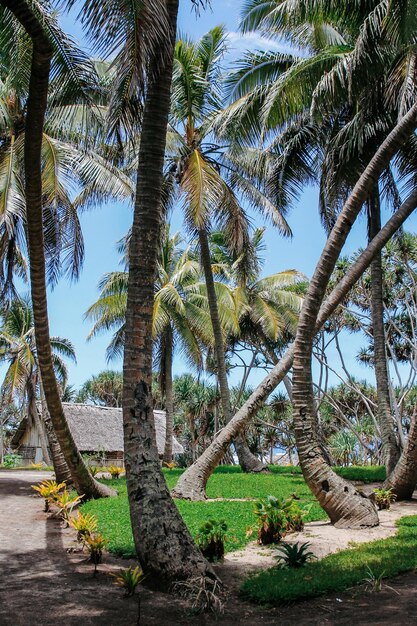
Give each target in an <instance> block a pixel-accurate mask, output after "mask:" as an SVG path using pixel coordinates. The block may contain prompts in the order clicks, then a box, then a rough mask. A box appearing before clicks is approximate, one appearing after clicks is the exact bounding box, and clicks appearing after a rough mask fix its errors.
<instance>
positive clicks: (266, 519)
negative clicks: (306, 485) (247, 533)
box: [254, 495, 310, 545]
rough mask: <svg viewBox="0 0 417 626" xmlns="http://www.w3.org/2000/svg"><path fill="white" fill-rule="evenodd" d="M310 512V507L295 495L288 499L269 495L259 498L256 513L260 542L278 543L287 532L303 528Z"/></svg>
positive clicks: (266, 543) (264, 543)
mask: <svg viewBox="0 0 417 626" xmlns="http://www.w3.org/2000/svg"><path fill="white" fill-rule="evenodd" d="M309 512H310V507H306V506H303V505H301V504H300V503H299V502H298V501H297V496H295V495H293V496H292V497H290V498H287V499H284V498H276V497H275V496H268V497H267V498H266V500H257V501H256V502H255V509H254V513H255V515H256V517H257V518H258V541H259V543H261V544H263V545H268V544H271V543H278V542H279V541H281V538H282V537H283V535H285V534H286V533H288V532H293V531H300V530H302V529H303V527H304V518H305V517H306V516H307V515H308V513H309Z"/></svg>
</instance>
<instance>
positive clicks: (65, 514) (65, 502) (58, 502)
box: [53, 489, 83, 526]
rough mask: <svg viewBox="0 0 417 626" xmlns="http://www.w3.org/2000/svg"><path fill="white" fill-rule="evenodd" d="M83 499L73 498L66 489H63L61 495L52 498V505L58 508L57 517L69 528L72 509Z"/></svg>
mask: <svg viewBox="0 0 417 626" xmlns="http://www.w3.org/2000/svg"><path fill="white" fill-rule="evenodd" d="M82 499H83V496H77V495H76V496H73V495H71V494H70V492H69V491H68V490H67V489H64V491H63V492H62V493H57V494H55V495H54V497H53V503H54V504H55V506H56V507H57V508H58V511H59V516H60V517H61V519H63V520H64V521H65V522H66V525H67V526H69V516H70V515H71V513H72V510H73V508H74V507H75V506H76V505H77V504H79V503H80V502H81V501H82Z"/></svg>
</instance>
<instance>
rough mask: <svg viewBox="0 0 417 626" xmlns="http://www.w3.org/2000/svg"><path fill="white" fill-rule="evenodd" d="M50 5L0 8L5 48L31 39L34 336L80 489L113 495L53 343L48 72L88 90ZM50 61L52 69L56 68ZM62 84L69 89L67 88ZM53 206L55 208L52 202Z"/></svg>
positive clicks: (60, 83)
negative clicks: (64, 386)
mask: <svg viewBox="0 0 417 626" xmlns="http://www.w3.org/2000/svg"><path fill="white" fill-rule="evenodd" d="M49 8H50V7H49V6H45V5H42V4H40V3H36V4H32V3H30V4H29V3H27V2H25V0H19V1H18V2H10V1H9V0H7V1H6V2H3V3H2V6H1V8H0V11H1V19H2V24H3V26H4V28H2V31H1V43H2V45H1V48H2V52H3V53H4V54H7V53H8V54H10V55H12V56H13V55H14V56H15V53H16V49H21V48H20V47H19V46H18V47H16V37H15V36H16V33H17V34H18V35H20V37H23V36H26V35H25V32H26V34H27V37H28V39H30V45H29V47H28V50H29V51H30V54H28V55H27V56H26V61H27V63H29V64H30V70H29V72H27V73H26V79H27V78H28V77H30V78H29V80H28V82H27V83H26V88H27V89H28V91H27V99H26V106H25V111H26V122H25V136H24V142H23V143H24V151H23V152H24V157H23V162H24V176H25V178H24V180H25V184H24V197H25V201H26V202H25V205H26V226H27V228H26V231H27V243H28V256H29V267H30V285H31V295H32V305H33V313H34V328H35V341H36V348H37V353H38V356H39V363H40V370H41V376H42V384H43V391H44V395H45V399H46V404H47V406H48V411H49V414H50V416H51V420H52V423H53V426H54V430H55V434H56V437H57V439H58V442H59V445H60V446H61V449H62V452H63V454H64V456H65V460H66V462H67V464H68V467H69V469H70V470H71V473H72V477H73V479H74V483H75V486H76V488H77V489H78V490H79V491H80V492H81V490H82V489H83V492H84V493H85V494H86V495H88V496H96V497H100V496H103V495H110V493H112V492H111V491H110V490H109V489H108V488H106V487H104V486H103V485H99V484H98V483H97V482H95V481H94V479H93V478H92V476H91V474H90V473H89V472H88V470H87V468H86V467H85V465H84V463H83V461H82V458H81V456H80V454H79V452H78V451H77V448H76V445H75V443H74V440H73V438H72V435H71V432H70V430H69V428H68V424H67V422H66V418H65V414H64V410H63V407H62V403H61V398H60V393H59V388H58V384H57V381H56V378H55V374H54V368H53V361H52V355H51V349H50V332H49V323H48V308H47V291H46V287H47V274H46V259H47V249H46V246H45V236H44V228H43V226H44V199H45V193H44V192H47V187H46V186H44V189H43V188H42V186H43V185H42V163H43V158H42V145H43V138H44V126H45V124H44V122H45V111H46V108H47V104H48V88H49V77H50V76H51V75H52V76H54V77H55V78H56V79H57V80H56V83H55V84H56V86H57V87H58V92H59V91H60V92H61V93H64V92H65V91H66V92H67V95H68V96H69V95H70V94H71V93H72V94H74V93H77V96H78V97H81V100H84V98H83V97H82V96H83V95H84V94H83V92H82V89H79V87H80V84H79V83H78V81H77V80H75V84H74V83H72V84H71V80H73V79H76V78H77V77H78V76H79V73H78V72H77V71H72V70H73V69H74V70H75V68H72V67H70V68H68V65H67V62H68V61H69V60H70V59H71V55H70V54H65V52H66V50H65V48H66V47H67V46H66V44H65V45H64V46H63V48H64V50H63V48H62V47H60V41H64V39H62V37H61V36H60V35H61V33H60V32H59V29H58V28H57V22H56V16H54V15H52V14H51V13H50V12H49V11H48V9H49ZM27 41H28V40H27ZM63 52H64V53H63ZM26 67H28V65H26ZM51 67H52V68H53V70H54V71H53V73H52V74H51ZM19 69H21V68H19ZM63 69H64V70H65V71H64V72H63V71H62V70H63ZM67 70H68V72H67ZM18 73H19V75H20V76H24V75H25V73H22V72H20V71H19V72H18ZM65 76H67V77H68V76H70V77H71V78H70V82H69V83H66V81H65ZM64 87H67V88H68V89H64ZM61 103H62V101H61ZM53 178H54V177H53ZM46 195H47V194H46ZM50 208H53V205H52V207H50Z"/></svg>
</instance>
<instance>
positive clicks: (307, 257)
mask: <svg viewBox="0 0 417 626" xmlns="http://www.w3.org/2000/svg"><path fill="white" fill-rule="evenodd" d="M240 6H241V2H240V1H238V0H225V1H223V2H219V1H217V0H214V1H213V2H212V7H211V10H210V9H207V10H206V11H201V13H200V16H196V14H195V12H194V11H193V10H192V9H191V2H189V1H186V2H183V3H182V4H181V8H180V19H179V31H180V32H181V33H185V34H187V35H188V36H190V37H191V38H193V39H196V38H198V37H200V36H201V35H203V34H204V33H205V32H207V31H208V30H209V29H210V28H212V27H213V26H216V25H218V24H220V23H222V24H224V25H225V26H226V29H227V30H228V32H229V42H230V48H231V50H230V54H229V58H228V60H229V62H232V63H233V60H234V59H236V58H238V56H239V55H240V54H241V53H242V52H243V51H244V50H247V49H248V48H251V49H253V48H267V47H268V46H270V45H271V43H270V42H268V41H267V40H265V39H263V38H262V37H259V36H258V35H256V34H248V35H245V36H244V37H241V36H240V35H239V33H238V18H239V11H240ZM75 16H76V12H75V11H73V12H72V13H71V15H70V16H63V17H62V19H61V22H62V25H63V27H64V28H65V29H66V30H67V31H68V32H69V33H71V34H72V35H73V36H74V37H75V38H76V39H77V40H78V41H80V42H81V44H82V45H85V42H84V40H83V37H82V31H81V28H80V25H79V23H77V22H76V21H75ZM273 45H274V48H275V49H277V48H278V45H277V44H276V43H274V44H273ZM279 49H281V50H285V51H288V49H289V48H288V46H287V44H286V43H285V42H282V43H281V44H280V45H279ZM317 206H318V201H317V190H315V189H308V190H306V191H305V193H304V194H303V196H302V198H301V199H300V201H299V202H298V204H297V205H296V206H295V207H294V209H293V211H292V212H291V213H290V215H289V217H288V221H289V223H290V226H291V228H292V230H293V235H294V236H293V238H292V239H283V238H282V237H280V236H279V235H278V233H277V232H276V231H274V230H273V229H272V228H268V229H267V232H266V243H267V249H266V251H265V253H264V256H265V259H266V262H265V267H264V273H265V274H271V273H273V272H277V271H281V270H284V269H289V268H295V269H298V270H300V271H302V272H304V273H305V274H306V275H307V276H311V274H312V272H313V270H314V267H315V264H316V262H317V260H318V258H319V256H320V252H321V249H322V247H323V245H324V242H325V235H324V232H323V229H322V227H321V225H320V220H319V219H318V211H317ZM131 218H132V213H131V208H130V207H129V206H128V205H127V204H115V203H113V204H108V205H105V206H98V207H97V208H96V209H94V210H91V211H88V212H86V213H85V214H84V215H83V216H82V227H83V232H84V237H85V244H86V258H85V264H84V269H83V272H82V275H81V278H80V280H79V281H78V282H77V283H75V284H69V283H68V282H66V281H61V282H60V284H59V285H58V286H57V287H56V288H55V290H54V291H53V292H52V293H51V294H50V297H49V311H50V324H51V333H52V334H55V335H61V336H64V337H67V338H69V339H70V340H71V341H72V342H73V343H74V345H75V348H76V353H77V365H70V368H69V369H70V383H72V384H73V385H75V386H76V387H79V386H80V385H81V384H82V383H83V382H84V381H85V380H86V379H87V378H88V377H89V376H90V375H92V374H95V373H98V372H99V371H101V370H102V369H104V368H107V367H108V365H107V363H106V360H105V349H106V346H107V344H108V342H109V340H110V336H109V335H104V334H103V335H101V336H100V337H97V338H95V339H93V340H92V341H90V342H86V336H87V334H88V332H89V329H90V323H88V322H85V321H83V315H84V312H85V311H86V309H87V308H88V307H89V306H90V305H91V304H92V302H94V300H95V299H96V298H97V295H98V291H97V283H98V281H99V279H100V277H101V276H102V275H103V274H104V273H105V272H109V271H112V270H115V269H117V268H118V262H119V258H118V255H117V252H116V246H115V244H116V242H117V241H118V240H119V239H120V238H121V237H122V236H123V235H124V234H125V233H126V232H127V230H128V228H129V226H130V223H131ZM257 221H258V220H257ZM172 222H173V227H172V231H173V232H174V231H177V230H181V228H182V223H181V217H180V215H179V214H178V212H176V213H174V215H173V220H172ZM259 223H260V222H259ZM415 225H416V220H415V218H413V219H412V222H411V223H410V220H409V224H408V228H409V229H411V230H415ZM365 233H366V226H365V223H364V220H363V218H362V219H359V221H358V223H357V224H356V225H355V227H354V229H353V233H352V235H351V237H350V238H349V241H348V244H347V246H346V248H345V252H346V253H349V252H352V251H353V250H355V249H356V248H357V247H358V246H360V245H363V244H364V242H365V239H364V237H365ZM359 345H360V342H358V340H357V339H356V338H349V340H348V341H344V351H345V358H346V361H347V363H348V364H349V366H350V368H351V371H352V372H353V373H354V374H355V375H356V376H358V377H360V378H362V377H365V376H366V377H368V378H369V379H370V380H372V375H371V372H370V371H369V370H368V369H367V368H364V367H362V366H359V365H358V364H357V363H356V362H355V354H356V351H357V348H358V346H359ZM330 360H332V355H330ZM111 367H112V368H114V369H120V368H121V363H120V362H114V363H112V364H111ZM175 370H176V373H179V372H181V371H184V370H185V365H184V364H183V363H182V362H181V360H179V359H176V361H175ZM262 377H263V373H262V372H259V373H258V374H256V376H254V378H253V380H252V382H253V383H255V382H257V381H258V380H259V379H261V378H262ZM233 379H235V375H233ZM233 382H237V381H236V380H233Z"/></svg>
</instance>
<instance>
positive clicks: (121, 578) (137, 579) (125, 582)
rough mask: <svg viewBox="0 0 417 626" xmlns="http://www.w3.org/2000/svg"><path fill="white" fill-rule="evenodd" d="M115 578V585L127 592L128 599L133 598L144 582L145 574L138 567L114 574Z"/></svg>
mask: <svg viewBox="0 0 417 626" xmlns="http://www.w3.org/2000/svg"><path fill="white" fill-rule="evenodd" d="M112 576H114V577H115V581H114V584H115V585H118V586H119V587H122V588H123V589H124V590H125V596H126V597H127V598H129V597H131V596H133V595H134V594H135V591H136V587H137V586H138V585H139V584H140V583H141V582H142V581H143V580H144V578H145V574H144V573H143V572H142V570H141V569H139V567H138V566H136V567H135V568H133V567H132V566H130V567H128V568H126V569H121V570H119V573H118V574H112Z"/></svg>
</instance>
